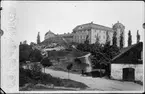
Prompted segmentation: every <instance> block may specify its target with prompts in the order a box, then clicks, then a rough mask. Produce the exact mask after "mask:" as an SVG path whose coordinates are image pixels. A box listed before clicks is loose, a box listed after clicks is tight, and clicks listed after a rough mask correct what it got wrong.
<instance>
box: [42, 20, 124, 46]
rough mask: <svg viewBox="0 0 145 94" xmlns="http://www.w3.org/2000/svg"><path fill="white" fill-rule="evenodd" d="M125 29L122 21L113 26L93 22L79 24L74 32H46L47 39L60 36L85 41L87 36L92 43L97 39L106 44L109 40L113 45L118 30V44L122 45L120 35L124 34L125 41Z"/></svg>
mask: <svg viewBox="0 0 145 94" xmlns="http://www.w3.org/2000/svg"><path fill="white" fill-rule="evenodd" d="M124 30H125V26H124V25H123V24H121V23H120V22H117V23H115V24H114V25H113V26H112V28H110V27H107V26H103V25H98V24H95V23H93V22H91V23H86V24H82V25H78V26H76V27H75V28H74V29H73V32H72V33H67V34H60V35H55V34H54V33H53V32H51V31H50V30H49V31H48V32H47V33H46V34H45V40H46V39H48V38H51V37H56V36H60V37H63V38H64V39H65V40H66V41H68V42H75V43H84V41H85V40H86V38H88V40H89V43H90V44H93V43H95V42H96V41H98V42H99V43H100V44H105V43H106V42H107V41H110V45H112V44H113V43H112V38H113V33H114V32H116V38H117V46H118V47H120V35H121V34H123V42H124Z"/></svg>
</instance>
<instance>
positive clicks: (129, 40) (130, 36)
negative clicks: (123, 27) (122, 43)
mask: <svg viewBox="0 0 145 94" xmlns="http://www.w3.org/2000/svg"><path fill="white" fill-rule="evenodd" d="M131 44H132V35H131V31H130V30H129V32H128V46H131Z"/></svg>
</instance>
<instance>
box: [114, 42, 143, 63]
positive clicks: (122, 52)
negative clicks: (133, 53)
mask: <svg viewBox="0 0 145 94" xmlns="http://www.w3.org/2000/svg"><path fill="white" fill-rule="evenodd" d="M138 45H141V46H143V43H142V42H139V43H137V44H133V45H131V46H129V47H125V48H122V49H121V50H120V54H119V55H117V56H116V57H114V58H113V59H112V61H115V60H116V59H118V58H119V57H121V56H123V55H124V54H125V53H127V52H128V51H130V50H131V49H133V48H135V47H137V46H138Z"/></svg>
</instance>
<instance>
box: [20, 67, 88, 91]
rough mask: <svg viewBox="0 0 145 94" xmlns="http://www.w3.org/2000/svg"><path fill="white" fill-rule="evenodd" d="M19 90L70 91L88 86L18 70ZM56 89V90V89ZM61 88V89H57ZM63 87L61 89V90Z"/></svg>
mask: <svg viewBox="0 0 145 94" xmlns="http://www.w3.org/2000/svg"><path fill="white" fill-rule="evenodd" d="M19 76H20V80H19V86H20V90H21V91H23V90H26V91H27V90H43V89H44V90H71V89H69V88H79V89H86V88H87V87H88V86H87V85H85V84H83V83H81V82H77V81H73V80H69V79H60V78H56V77H52V76H51V75H50V74H45V73H41V72H33V71H31V70H28V69H22V68H21V69H20V75H19ZM56 87H57V88H56ZM59 87H61V88H59ZM62 87H63V88H62Z"/></svg>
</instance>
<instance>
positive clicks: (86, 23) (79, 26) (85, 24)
mask: <svg viewBox="0 0 145 94" xmlns="http://www.w3.org/2000/svg"><path fill="white" fill-rule="evenodd" d="M89 24H94V25H98V26H100V27H104V28H108V29H110V30H111V31H113V29H112V28H111V27H107V26H104V25H99V24H95V23H92V22H91V23H86V24H81V25H77V26H76V27H75V28H74V29H73V33H74V31H76V30H75V29H76V28H77V27H80V26H83V25H89ZM90 28H91V29H92V27H90Z"/></svg>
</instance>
